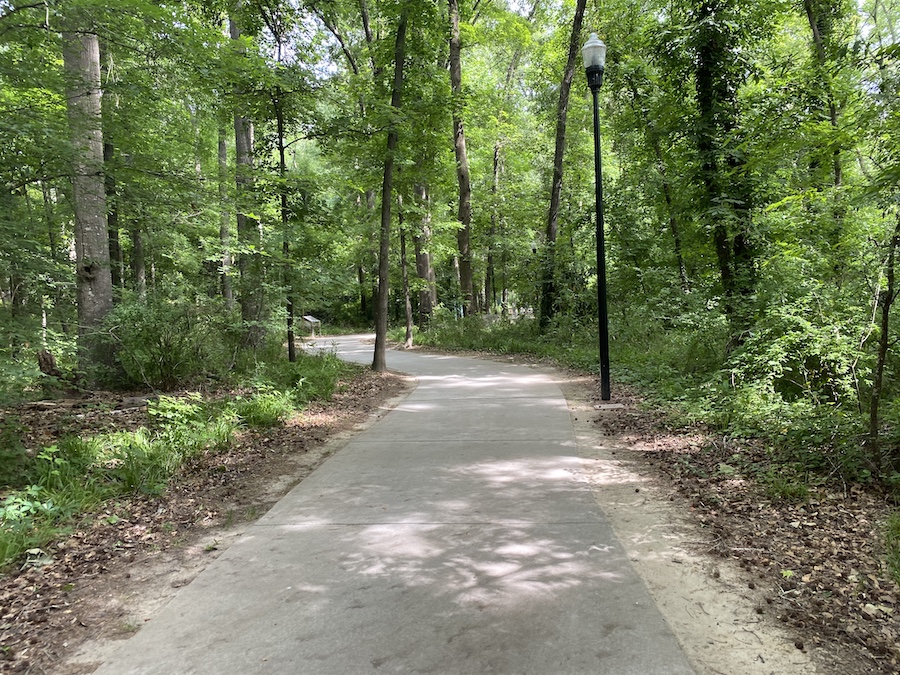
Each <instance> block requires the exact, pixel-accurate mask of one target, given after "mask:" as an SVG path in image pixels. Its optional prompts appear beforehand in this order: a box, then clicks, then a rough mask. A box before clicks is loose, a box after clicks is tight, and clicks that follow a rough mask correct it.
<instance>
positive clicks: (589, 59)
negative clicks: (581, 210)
mask: <svg viewBox="0 0 900 675" xmlns="http://www.w3.org/2000/svg"><path fill="white" fill-rule="evenodd" d="M581 56H582V58H583V59H584V70H585V72H586V73H587V81H588V86H589V87H590V88H591V95H592V96H593V98H594V184H595V186H596V208H597V313H598V319H599V324H600V328H599V333H600V398H601V399H602V400H604V401H608V400H609V399H610V391H609V317H608V316H607V312H606V245H605V243H604V237H603V172H602V167H601V163H600V108H599V104H598V102H597V95H598V94H599V93H600V86H601V85H602V84H603V70H604V67H605V66H606V45H605V44H603V40H601V39H600V38H598V37H597V34H596V33H591V36H590V37H589V38H588V41H587V42H586V43H585V45H584V47H582V48H581Z"/></svg>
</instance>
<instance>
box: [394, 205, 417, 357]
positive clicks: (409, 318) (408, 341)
mask: <svg viewBox="0 0 900 675" xmlns="http://www.w3.org/2000/svg"><path fill="white" fill-rule="evenodd" d="M397 224H398V225H399V227H400V273H401V278H402V281H403V307H404V309H405V310H406V336H405V340H404V343H403V346H404V347H405V348H406V349H409V348H410V347H412V345H413V311H412V302H411V301H410V298H409V265H408V264H407V262H406V225H405V224H404V222H403V197H402V196H400V195H397Z"/></svg>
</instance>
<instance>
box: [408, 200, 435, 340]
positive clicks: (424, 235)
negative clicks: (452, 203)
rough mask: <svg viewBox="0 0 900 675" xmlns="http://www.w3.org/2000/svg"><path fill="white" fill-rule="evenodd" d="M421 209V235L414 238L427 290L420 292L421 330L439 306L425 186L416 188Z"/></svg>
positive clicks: (418, 274) (417, 273)
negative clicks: (430, 249)
mask: <svg viewBox="0 0 900 675" xmlns="http://www.w3.org/2000/svg"><path fill="white" fill-rule="evenodd" d="M415 192H416V198H417V199H418V201H419V208H420V209H421V210H422V222H421V225H420V227H419V234H417V235H415V236H414V237H413V242H414V244H415V248H416V275H417V276H418V277H419V278H420V279H421V280H422V281H424V282H425V288H423V289H422V290H420V291H419V312H418V316H419V328H425V327H426V326H427V325H428V323H429V322H430V321H431V315H432V313H433V311H434V308H435V306H436V305H437V284H436V283H435V276H434V266H433V265H432V260H431V253H430V252H429V251H428V247H429V246H430V243H431V205H430V200H429V197H428V188H427V187H425V185H424V184H420V185H417V186H416V187H415Z"/></svg>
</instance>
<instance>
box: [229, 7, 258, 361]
mask: <svg viewBox="0 0 900 675" xmlns="http://www.w3.org/2000/svg"><path fill="white" fill-rule="evenodd" d="M229 24H230V28H231V39H232V40H239V39H240V37H241V29H240V26H239V25H238V24H237V22H236V21H235V20H234V19H230V20H229ZM234 147H235V158H236V159H235V164H236V178H235V183H236V186H237V200H238V209H237V236H238V243H239V244H240V248H241V253H240V254H239V256H238V270H239V272H240V275H241V285H240V305H241V319H242V321H243V322H244V326H245V343H246V345H247V346H248V347H250V348H251V349H257V348H259V347H261V346H262V343H263V340H264V339H265V327H264V324H263V321H264V319H265V317H264V315H263V312H264V310H265V303H264V298H263V261H262V256H261V255H260V250H261V246H262V237H261V235H260V229H259V223H258V222H257V220H256V218H253V217H251V216H249V215H247V214H246V213H245V211H246V209H247V205H248V204H249V203H250V202H251V201H252V199H253V195H254V190H255V181H254V179H253V122H252V120H250V119H249V118H247V117H245V116H244V115H242V114H241V113H240V112H238V111H235V113H234Z"/></svg>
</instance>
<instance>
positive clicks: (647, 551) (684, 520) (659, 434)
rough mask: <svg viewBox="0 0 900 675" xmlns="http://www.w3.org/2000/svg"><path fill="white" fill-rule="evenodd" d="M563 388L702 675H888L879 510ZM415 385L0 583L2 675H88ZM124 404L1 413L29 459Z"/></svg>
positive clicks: (355, 388) (298, 432)
mask: <svg viewBox="0 0 900 675" xmlns="http://www.w3.org/2000/svg"><path fill="white" fill-rule="evenodd" d="M468 355H470V356H471V355H472V354H468ZM475 356H477V355H475ZM517 360H519V359H517ZM538 365H540V364H538ZM560 383H561V385H562V387H563V389H564V392H565V393H566V397H567V399H568V400H569V405H570V410H571V411H572V415H573V420H574V421H575V425H576V434H577V436H578V438H579V446H580V448H581V451H582V454H583V456H585V460H586V467H587V469H588V472H587V473H588V480H589V482H590V483H591V485H592V488H593V489H594V492H595V495H596V497H597V500H598V502H600V504H601V506H602V507H603V508H604V510H605V511H606V512H607V514H608V515H609V516H610V521H611V523H612V525H613V527H614V529H615V530H616V532H617V534H618V535H619V538H620V539H621V540H622V541H623V545H624V546H625V548H626V552H627V553H628V554H629V556H630V557H631V559H632V561H633V563H634V564H635V567H636V569H637V570H638V571H639V573H640V574H641V575H642V576H643V577H644V579H645V582H646V584H647V586H648V589H649V590H650V591H651V594H652V595H654V597H655V599H656V600H657V603H658V604H659V605H660V608H661V610H662V611H663V613H664V615H665V616H666V618H667V620H668V621H669V623H670V625H672V626H673V629H674V630H675V632H676V634H677V635H678V637H679V639H680V640H681V641H682V644H683V645H684V646H685V648H686V650H687V652H688V654H689V656H690V657H691V658H692V659H693V660H694V661H695V663H698V665H699V666H700V672H702V673H704V675H705V674H707V673H708V674H710V675H713V674H715V673H727V674H728V675H736V674H737V673H738V672H740V673H746V674H747V675H767V674H769V673H812V672H815V673H819V674H820V675H831V674H834V675H837V674H840V675H862V674H863V673H896V672H898V671H900V665H898V664H900V600H898V596H900V589H898V587H897V585H896V584H895V583H894V582H893V581H892V580H891V579H890V577H889V575H888V574H887V572H886V570H885V567H884V565H883V563H882V558H881V549H880V547H879V541H880V540H879V536H878V533H879V523H880V522H881V520H882V518H883V517H884V516H885V515H886V514H887V513H888V511H889V505H888V503H887V500H886V498H885V497H883V496H882V495H879V494H877V493H873V492H868V491H866V490H864V489H862V488H860V487H859V486H847V487H846V489H840V490H838V489H827V490H826V489H822V490H820V491H817V492H813V493H812V494H811V497H810V499H809V500H807V501H804V502H793V503H790V502H781V501H777V500H773V499H770V498H768V497H767V496H765V494H763V492H762V491H761V490H759V489H758V488H757V487H756V486H755V485H754V484H753V483H752V482H751V481H748V480H744V479H743V478H742V477H741V476H739V475H736V474H734V473H733V472H730V471H723V468H722V465H723V464H726V465H727V462H728V461H729V460H730V458H731V457H732V456H733V454H734V453H735V452H742V453H748V452H759V453H762V452H763V450H762V449H761V448H754V447H753V445H752V444H750V445H748V446H747V447H736V446H733V445H731V444H730V443H726V442H725V441H723V440H722V439H718V438H716V437H714V436H712V435H710V434H708V433H706V432H704V431H703V430H700V429H695V430H688V431H684V430H672V429H667V428H666V425H665V420H664V418H662V417H661V416H660V415H659V414H658V413H655V412H653V411H647V410H644V409H642V408H641V406H640V401H639V400H638V399H637V398H635V397H634V396H631V395H624V394H623V393H622V390H619V391H617V392H615V393H616V402H618V403H620V404H622V407H621V408H614V409H602V408H601V406H600V401H599V394H598V392H597V391H596V383H595V382H593V380H592V379H591V378H586V377H584V376H581V375H576V374H568V375H565V376H563V377H561V378H560ZM409 386H411V385H410V383H409V382H408V381H406V380H404V379H403V378H401V377H398V376H393V375H385V376H379V375H376V374H374V373H371V372H363V373H361V374H360V375H359V376H358V377H356V378H355V379H353V380H351V381H348V382H346V383H344V387H343V390H342V391H341V393H339V394H337V395H336V396H335V398H334V400H333V401H331V402H329V403H326V404H320V405H316V406H313V407H311V408H310V409H308V410H307V411H306V412H304V413H302V414H301V415H299V416H298V417H296V418H295V419H293V420H291V421H290V422H289V423H288V424H286V425H285V426H284V427H281V428H277V429H272V430H269V431H267V432H264V433H247V434H245V435H244V436H242V437H241V439H240V440H239V442H238V443H237V444H235V446H234V447H233V448H232V449H231V450H229V451H228V452H226V453H224V454H217V455H213V456H209V457H204V458H201V459H200V460H198V461H197V463H196V464H195V465H193V466H191V467H189V469H188V470H186V471H184V472H183V474H182V475H181V476H180V477H179V478H178V479H177V480H174V481H173V482H172V483H171V486H170V489H169V490H168V491H167V492H166V494H165V495H163V496H162V497H136V498H133V499H129V500H120V501H118V502H117V503H116V504H114V505H113V506H111V507H109V508H108V509H107V510H106V511H104V512H102V513H100V514H97V515H96V516H95V517H93V518H91V519H89V520H86V521H85V522H83V523H82V524H81V525H80V526H79V528H78V529H77V531H75V532H73V533H72V534H71V536H70V537H68V538H67V539H65V540H64V541H60V542H59V543H58V544H57V545H56V546H55V547H52V548H50V550H47V551H43V552H41V553H39V554H36V555H35V559H34V560H33V561H31V563H30V564H26V565H25V566H23V568H22V569H21V570H19V571H18V572H16V573H13V574H9V575H7V576H4V577H2V578H0V672H9V673H19V672H21V673H55V674H58V675H77V674H81V673H90V672H93V670H94V669H95V668H96V666H97V665H98V661H102V659H103V655H104V654H105V653H107V652H108V650H110V649H113V648H115V646H116V645H117V643H118V642H119V641H120V640H122V639H125V638H127V637H129V636H130V635H132V634H133V633H134V632H135V631H136V630H138V628H139V627H140V625H141V624H142V623H143V622H144V621H145V620H147V619H148V617H149V616H151V615H152V614H153V612H154V611H155V610H156V609H157V608H159V607H161V606H162V605H164V604H165V603H166V602H168V600H169V599H170V598H171V597H172V596H173V595H174V594H175V593H176V592H177V589H178V588H180V587H182V586H184V585H186V584H188V583H190V581H191V580H192V579H193V578H194V577H196V575H197V574H199V573H200V572H201V571H202V570H203V568H204V567H205V566H206V565H208V564H209V563H210V562H211V561H212V560H213V559H215V558H216V557H217V556H218V555H219V554H220V553H221V552H222V551H223V550H225V549H226V548H227V547H228V545H229V543H230V542H231V541H233V540H234V539H235V538H236V537H238V536H240V534H241V532H242V531H243V529H244V527H246V525H247V524H248V523H250V522H252V521H254V520H255V519H257V518H258V517H259V516H261V515H262V514H263V513H265V512H266V510H268V508H269V507H270V506H271V505H273V504H274V503H275V502H276V501H277V500H278V499H279V498H280V497H281V496H282V495H284V494H285V493H286V492H287V491H288V490H289V489H290V488H291V487H293V486H294V485H295V484H296V483H298V482H299V481H300V480H302V479H303V478H304V477H305V476H306V475H308V474H309V473H310V472H312V471H313V470H314V469H315V467H316V466H318V465H319V464H320V463H321V462H322V461H324V460H325V459H326V458H327V457H328V456H330V455H331V454H333V452H335V451H336V450H338V449H339V448H340V447H341V446H342V444H343V443H345V442H346V440H347V439H349V438H350V437H351V436H352V434H353V433H355V431H356V430H358V429H359V428H361V427H362V426H365V425H367V424H369V423H371V422H372V421H374V420H375V419H377V418H378V417H379V416H381V415H382V414H384V412H385V411H386V410H387V409H389V408H390V405H391V404H390V401H391V400H392V399H393V400H396V399H397V397H398V396H402V395H403V394H404V392H405V391H406V390H407V389H408V388H409ZM119 400H120V399H119V397H114V396H112V395H100V394H97V395H94V396H92V397H91V398H87V399H83V400H77V401H76V400H70V401H54V402H45V403H40V404H31V405H26V406H21V407H19V408H17V409H15V410H13V411H10V410H3V411H0V412H2V413H3V415H4V416H5V415H8V414H10V413H13V414H15V415H16V416H17V417H18V421H19V423H20V424H21V425H22V426H23V427H24V428H25V429H26V430H27V433H26V438H25V439H24V440H25V441H26V444H27V445H29V447H32V446H33V447H39V446H43V445H47V444H49V443H52V442H53V441H54V440H55V439H56V438H58V437H59V436H60V435H64V434H72V433H76V434H77V433H99V432H102V431H105V430H109V429H126V428H135V427H137V426H139V425H141V424H145V423H146V412H145V409H139V408H138V409H127V408H126V409H118V410H117V409H116V407H115V406H116V405H117V403H118V402H119ZM689 573H690V574H689ZM691 575H692V576H691ZM686 596H690V597H689V598H688V601H685V597H686ZM742 612H743V613H742ZM738 644H741V645H744V646H745V649H744V651H747V652H748V654H749V656H750V657H752V658H747V659H746V660H748V661H750V660H752V661H753V662H754V667H748V668H745V669H743V670H739V671H738V670H735V669H733V668H731V667H730V666H729V665H728V658H729V656H728V654H729V651H730V650H731V647H727V646H725V645H738ZM744 657H745V658H746V657H747V654H744ZM773 658H774V660H772V659H773ZM779 659H780V660H779ZM779 663H780V664H782V665H780V666H779V665H778V664H779ZM784 664H794V665H792V666H785V665H784Z"/></svg>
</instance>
